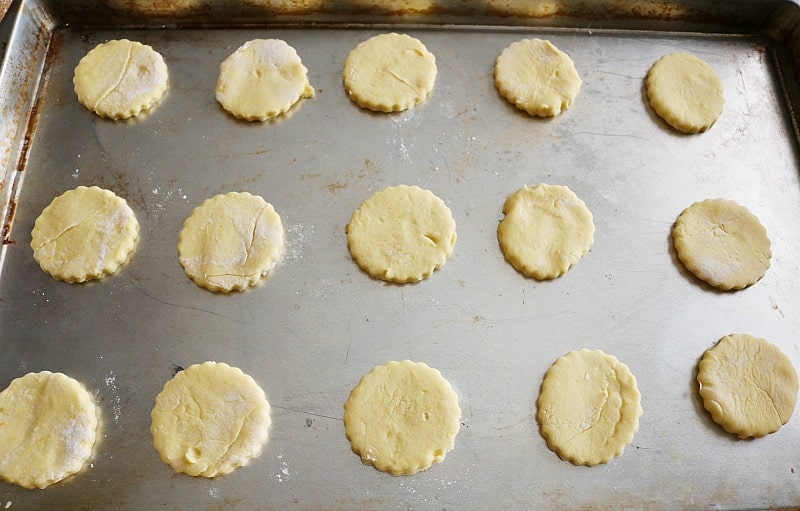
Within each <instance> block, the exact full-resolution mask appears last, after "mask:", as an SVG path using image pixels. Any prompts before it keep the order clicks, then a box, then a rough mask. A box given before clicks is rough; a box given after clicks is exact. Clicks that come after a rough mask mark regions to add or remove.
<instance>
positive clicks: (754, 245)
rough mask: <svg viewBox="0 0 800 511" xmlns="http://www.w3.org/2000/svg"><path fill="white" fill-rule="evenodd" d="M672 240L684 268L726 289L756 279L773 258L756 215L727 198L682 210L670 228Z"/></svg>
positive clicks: (751, 282)
mask: <svg viewBox="0 0 800 511" xmlns="http://www.w3.org/2000/svg"><path fill="white" fill-rule="evenodd" d="M672 241H673V243H674V245H675V251H676V252H677V254H678V258H679V259H680V260H681V262H682V263H683V264H684V265H685V266H686V269H688V270H689V271H690V272H692V273H693V274H694V275H695V276H696V277H697V278H699V279H700V280H704V281H705V282H708V283H709V284H711V285H712V286H714V287H717V288H719V289H722V290H725V291H728V290H731V289H743V288H745V287H747V286H750V285H752V284H755V283H756V282H758V281H759V280H760V279H761V278H762V277H763V276H764V274H765V273H766V272H767V269H768V268H769V265H770V258H771V257H772V251H771V249H770V241H769V238H768V237H767V231H766V229H764V226H762V225H761V222H759V221H758V218H757V217H756V216H755V215H754V214H752V213H751V212H750V211H749V210H748V209H747V208H745V207H744V206H740V205H739V204H737V203H736V202H734V201H731V200H726V199H706V200H704V201H701V202H695V203H694V204H692V205H691V206H689V207H688V208H686V209H685V210H683V212H682V213H681V214H680V216H678V219H677V220H676V221H675V225H674V226H673V228H672Z"/></svg>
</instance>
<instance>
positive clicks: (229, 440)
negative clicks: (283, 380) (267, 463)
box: [150, 362, 271, 477]
mask: <svg viewBox="0 0 800 511" xmlns="http://www.w3.org/2000/svg"><path fill="white" fill-rule="evenodd" d="M269 412H270V407H269V403H268V402H267V397H266V395H265V394H264V391H263V390H261V387H259V386H258V384H257V383H256V382H255V381H254V380H253V378H251V377H250V376H248V375H246V374H244V373H243V372H242V371H241V370H239V369H237V368H235V367H231V366H229V365H228V364H224V363H216V362H204V363H202V364H195V365H192V366H189V367H187V368H186V369H184V370H183V371H180V372H179V373H178V374H176V375H175V377H174V378H173V379H171V380H170V381H168V382H167V383H166V385H164V390H162V391H161V393H160V394H159V395H158V396H157V397H156V404H155V407H154V408H153V411H152V412H151V419H152V423H151V426H150V433H151V434H152V436H153V447H155V448H156V450H157V451H158V453H159V454H160V455H161V460H162V461H163V462H164V463H166V464H168V465H169V466H171V467H172V468H173V470H175V471H176V472H182V473H185V474H189V475H191V476H203V477H216V476H221V475H225V474H228V473H230V472H231V471H233V470H234V469H235V468H237V467H241V466H243V465H246V464H247V463H249V462H250V460H251V459H253V458H255V457H256V456H258V454H259V453H260V452H261V449H262V448H263V446H264V444H266V442H267V435H268V433H269V426H270V424H271V419H270V416H269Z"/></svg>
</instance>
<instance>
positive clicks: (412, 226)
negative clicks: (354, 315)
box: [346, 185, 456, 283]
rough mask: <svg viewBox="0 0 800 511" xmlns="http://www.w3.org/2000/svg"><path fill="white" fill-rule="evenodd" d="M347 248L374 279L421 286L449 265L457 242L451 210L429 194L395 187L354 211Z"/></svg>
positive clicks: (414, 189) (417, 188) (411, 187)
mask: <svg viewBox="0 0 800 511" xmlns="http://www.w3.org/2000/svg"><path fill="white" fill-rule="evenodd" d="M346 231H347V246H348V248H349V249H350V254H351V255H352V256H353V259H354V260H355V261H356V263H357V264H358V265H359V266H360V267H361V268H362V269H363V270H364V271H366V272H367V273H368V274H369V275H370V276H372V277H374V278H378V279H382V280H386V281H389V282H397V283H406V282H416V281H418V280H422V279H424V278H425V277H427V276H429V275H430V274H431V273H433V271H434V270H435V269H437V268H439V267H440V266H441V265H443V264H444V263H445V261H446V260H447V258H448V257H450V254H452V252H453V247H454V246H455V243H456V223H455V220H453V216H452V214H451V213H450V209H448V207H447V206H445V204H444V202H442V200H441V199H440V198H439V197H437V196H436V195H434V194H433V193H432V192H430V191H428V190H423V189H422V188H419V187H417V186H404V185H401V186H393V187H389V188H385V189H384V190H381V191H380V192H377V193H376V194H374V195H373V196H371V197H370V198H369V199H367V200H365V201H364V202H363V203H362V204H361V205H360V206H359V207H358V209H356V210H355V212H353V216H352V218H351V219H350V223H349V224H347V229H346Z"/></svg>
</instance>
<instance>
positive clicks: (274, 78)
mask: <svg viewBox="0 0 800 511" xmlns="http://www.w3.org/2000/svg"><path fill="white" fill-rule="evenodd" d="M307 75H308V69H306V67H305V66H304V65H303V63H302V62H301V61H300V57H299V56H298V55H297V52H296V51H295V49H294V48H292V47H291V46H289V45H288V44H286V42H284V41H281V40H280V39H253V40H252V41H247V42H246V43H244V44H243V45H242V46H241V47H239V49H237V50H236V51H235V52H233V53H232V54H231V55H229V56H228V58H226V59H225V60H224V61H222V64H220V66H219V78H218V79H217V89H216V97H217V101H219V103H220V104H221V105H222V108H224V109H225V110H227V111H228V112H229V113H230V114H232V115H233V116H235V117H238V118H240V119H244V120H246V121H265V120H267V119H269V118H272V117H275V116H277V115H280V114H282V113H284V112H286V111H288V110H289V109H290V108H291V107H292V105H294V104H295V103H297V102H298V101H299V100H300V98H313V97H314V88H313V87H312V86H311V84H310V83H308V76H307Z"/></svg>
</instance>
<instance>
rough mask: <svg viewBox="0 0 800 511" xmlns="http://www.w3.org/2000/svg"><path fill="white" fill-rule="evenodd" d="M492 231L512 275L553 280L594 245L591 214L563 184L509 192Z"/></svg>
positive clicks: (540, 185) (543, 185) (541, 185)
mask: <svg viewBox="0 0 800 511" xmlns="http://www.w3.org/2000/svg"><path fill="white" fill-rule="evenodd" d="M503 214H504V215H505V217H504V218H503V220H501V221H500V225H498V227H497V238H498V240H499V242H500V248H501V249H502V250H503V254H504V255H505V257H506V260H508V262H509V263H511V264H512V265H513V266H514V268H516V269H517V271H519V272H521V273H522V274H524V275H527V276H528V277H533V278H535V279H539V280H545V279H554V278H556V277H558V276H560V275H562V274H564V273H565V272H566V271H567V270H568V269H569V268H570V267H571V266H572V265H573V264H575V263H576V262H578V260H579V259H581V258H582V257H583V256H584V255H585V254H586V253H587V252H588V251H589V248H590V247H591V246H592V243H593V242H594V223H593V218H592V213H591V211H589V209H588V208H587V207H586V204H585V203H584V202H583V201H582V200H581V199H579V198H578V196H577V195H575V193H574V192H573V191H572V190H570V189H569V188H568V187H566V186H559V185H547V184H539V185H536V186H532V187H530V188H529V187H527V186H526V187H523V188H520V189H519V190H517V191H516V192H514V193H513V194H512V195H511V196H510V197H508V199H507V200H506V202H505V205H504V206H503Z"/></svg>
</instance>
